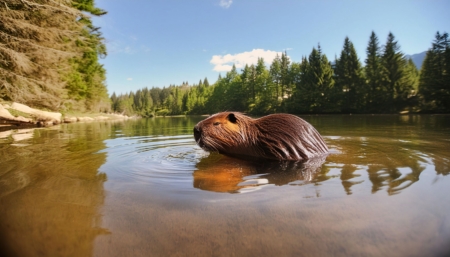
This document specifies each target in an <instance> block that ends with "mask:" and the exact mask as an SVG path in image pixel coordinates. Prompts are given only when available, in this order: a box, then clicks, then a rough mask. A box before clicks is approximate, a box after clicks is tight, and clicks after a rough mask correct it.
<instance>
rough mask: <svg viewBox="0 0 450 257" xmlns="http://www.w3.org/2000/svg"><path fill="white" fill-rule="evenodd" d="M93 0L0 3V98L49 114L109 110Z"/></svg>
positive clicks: (100, 12)
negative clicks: (36, 108)
mask: <svg viewBox="0 0 450 257" xmlns="http://www.w3.org/2000/svg"><path fill="white" fill-rule="evenodd" d="M88 14H92V15H96V16H99V15H104V14H106V11H104V10H102V9H99V8H96V7H95V4H94V0H65V1H54V0H5V1H2V2H1V4H0V99H3V100H6V101H17V102H20V103H24V104H28V105H30V106H35V107H44V108H46V109H50V110H58V111H68V110H80V111H86V110H90V111H109V110H110V108H111V103H110V99H109V95H108V92H107V88H106V85H105V78H106V77H105V69H104V68H103V66H102V65H101V64H100V63H99V62H98V60H99V58H101V57H104V56H106V46H105V44H104V42H103V41H104V39H103V37H102V34H101V32H100V28H98V27H95V26H94V25H93V24H92V21H91V18H90V17H89V16H88Z"/></svg>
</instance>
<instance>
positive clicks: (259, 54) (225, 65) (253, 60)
mask: <svg viewBox="0 0 450 257" xmlns="http://www.w3.org/2000/svg"><path fill="white" fill-rule="evenodd" d="M277 54H278V56H280V57H281V54H282V52H275V51H270V50H264V49H253V50H252V51H251V52H243V53H238V54H233V55H231V54H226V55H214V56H213V57H212V58H211V61H210V63H211V64H213V65H214V68H213V70H214V71H218V72H221V71H230V70H231V68H232V67H233V64H234V65H235V66H236V68H238V69H239V68H244V67H245V65H246V64H248V65H252V64H255V65H256V64H257V63H258V58H263V59H264V62H265V63H266V65H268V64H270V63H272V61H273V59H275V57H276V56H277Z"/></svg>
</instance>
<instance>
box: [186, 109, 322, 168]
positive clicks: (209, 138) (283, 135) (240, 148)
mask: <svg viewBox="0 0 450 257" xmlns="http://www.w3.org/2000/svg"><path fill="white" fill-rule="evenodd" d="M194 137H195V141H196V142H197V144H198V145H199V146H200V147H201V148H203V149H204V150H206V151H217V152H219V153H222V154H225V155H231V156H236V157H244V156H249V157H254V158H264V159H273V160H292V161H299V160H307V159H310V158H313V157H315V156H319V155H324V154H327V153H328V147H327V145H326V144H325V142H324V141H323V138H322V137H321V136H320V134H319V132H317V130H316V129H315V128H314V127H313V126H312V125H311V124H309V123H308V122H306V121H304V120H303V119H301V118H299V117H297V116H295V115H291V114H272V115H268V116H264V117H261V118H259V119H252V118H250V117H248V116H245V115H243V114H242V113H239V112H221V113H217V114H214V115H212V116H210V117H208V118H206V119H205V120H203V121H201V122H199V123H198V124H197V125H196V126H195V127H194Z"/></svg>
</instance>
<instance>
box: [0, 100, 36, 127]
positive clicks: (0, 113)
mask: <svg viewBox="0 0 450 257" xmlns="http://www.w3.org/2000/svg"><path fill="white" fill-rule="evenodd" d="M0 118H3V119H5V120H11V121H19V122H27V123H28V122H32V120H31V119H28V118H24V117H22V116H19V117H14V116H13V115H12V114H11V113H10V112H9V111H8V110H6V109H5V108H4V107H3V105H1V104H0Z"/></svg>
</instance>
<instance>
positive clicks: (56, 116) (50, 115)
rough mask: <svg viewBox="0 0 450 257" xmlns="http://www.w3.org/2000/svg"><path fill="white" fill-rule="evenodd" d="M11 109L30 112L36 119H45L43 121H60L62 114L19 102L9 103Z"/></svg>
mask: <svg viewBox="0 0 450 257" xmlns="http://www.w3.org/2000/svg"><path fill="white" fill-rule="evenodd" d="M11 109H14V110H17V111H21V112H24V113H28V114H31V115H33V116H35V117H36V119H37V120H45V121H50V120H51V121H54V122H57V123H59V122H61V117H62V114H61V113H59V112H47V111H41V110H37V109H33V108H31V107H28V106H26V105H24V104H19V103H13V104H12V105H11Z"/></svg>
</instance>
